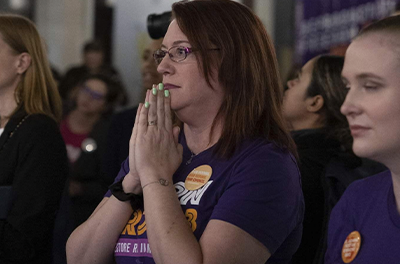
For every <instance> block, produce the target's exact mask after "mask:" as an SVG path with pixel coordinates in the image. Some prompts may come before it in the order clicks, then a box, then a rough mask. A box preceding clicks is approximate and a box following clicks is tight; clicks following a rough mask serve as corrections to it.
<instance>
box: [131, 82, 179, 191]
mask: <svg viewBox="0 0 400 264" xmlns="http://www.w3.org/2000/svg"><path fill="white" fill-rule="evenodd" d="M178 137H179V127H173V124H172V111H171V96H170V94H169V91H168V90H164V89H163V85H162V84H159V85H158V86H155V85H154V86H153V88H152V90H148V91H147V93H146V100H145V104H140V105H139V108H138V111H137V114H136V120H135V125H134V128H133V131H132V136H131V139H130V143H129V167H130V172H129V174H128V175H127V176H126V177H125V178H127V179H125V180H128V181H129V183H128V184H125V186H127V188H129V189H131V190H134V189H135V190H137V187H138V186H137V185H138V184H140V186H144V185H146V184H147V183H149V182H154V181H157V180H159V179H160V178H163V179H166V180H168V181H169V182H172V176H173V174H174V172H175V171H176V170H177V169H178V167H179V165H180V164H181V162H182V152H183V150H182V145H181V144H179V143H178ZM125 180H124V181H125ZM125 186H124V190H125V192H130V190H126V189H125ZM132 192H133V191H132Z"/></svg>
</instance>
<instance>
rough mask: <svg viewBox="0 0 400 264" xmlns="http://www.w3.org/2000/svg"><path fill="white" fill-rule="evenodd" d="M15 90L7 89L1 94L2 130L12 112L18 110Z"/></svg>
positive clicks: (0, 119)
mask: <svg viewBox="0 0 400 264" xmlns="http://www.w3.org/2000/svg"><path fill="white" fill-rule="evenodd" d="M14 91H15V89H5V90H3V91H2V92H1V93H0V128H3V127H5V126H6V124H7V122H8V120H9V119H10V116H11V114H12V112H13V111H14V110H15V109H16V108H17V106H18V105H17V102H16V101H15V98H14Z"/></svg>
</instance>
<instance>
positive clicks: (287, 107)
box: [283, 59, 315, 130]
mask: <svg viewBox="0 0 400 264" xmlns="http://www.w3.org/2000/svg"><path fill="white" fill-rule="evenodd" d="M314 64H315V59H311V60H310V61H308V62H307V63H306V64H305V65H304V66H303V68H301V70H300V71H299V72H298V75H297V77H296V78H295V79H292V80H289V81H288V82H287V87H288V89H287V90H286V91H285V93H284V96H283V115H284V117H285V119H286V121H287V122H288V123H289V126H290V128H291V129H293V130H297V129H298V128H299V127H300V126H301V124H302V123H304V120H305V118H306V117H307V115H308V111H307V96H306V92H307V89H308V87H309V86H310V83H311V78H312V72H313V69H314Z"/></svg>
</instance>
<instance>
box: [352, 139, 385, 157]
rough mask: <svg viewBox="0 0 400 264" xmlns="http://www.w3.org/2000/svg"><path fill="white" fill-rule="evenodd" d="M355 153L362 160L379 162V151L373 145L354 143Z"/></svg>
mask: <svg viewBox="0 0 400 264" xmlns="http://www.w3.org/2000/svg"><path fill="white" fill-rule="evenodd" d="M353 152H354V154H356V155H357V156H358V157H360V158H367V159H371V160H375V161H379V158H378V157H379V150H378V149H376V148H375V147H374V146H373V145H371V144H370V143H369V144H365V143H364V142H362V143H361V142H357V141H355V142H353Z"/></svg>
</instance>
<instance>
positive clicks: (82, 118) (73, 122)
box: [68, 109, 101, 134]
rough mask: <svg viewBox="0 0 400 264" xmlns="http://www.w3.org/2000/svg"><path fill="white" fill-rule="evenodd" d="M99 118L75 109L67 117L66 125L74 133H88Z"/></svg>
mask: <svg viewBox="0 0 400 264" xmlns="http://www.w3.org/2000/svg"><path fill="white" fill-rule="evenodd" d="M100 117H101V115H100V114H86V113H82V112H80V111H78V110H76V109H75V110H73V111H72V112H71V113H70V114H69V116H68V124H69V126H70V129H71V131H72V132H74V133H78V134H84V133H90V132H91V131H92V129H93V126H94V125H95V124H96V122H97V121H98V120H99V119H100Z"/></svg>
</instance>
